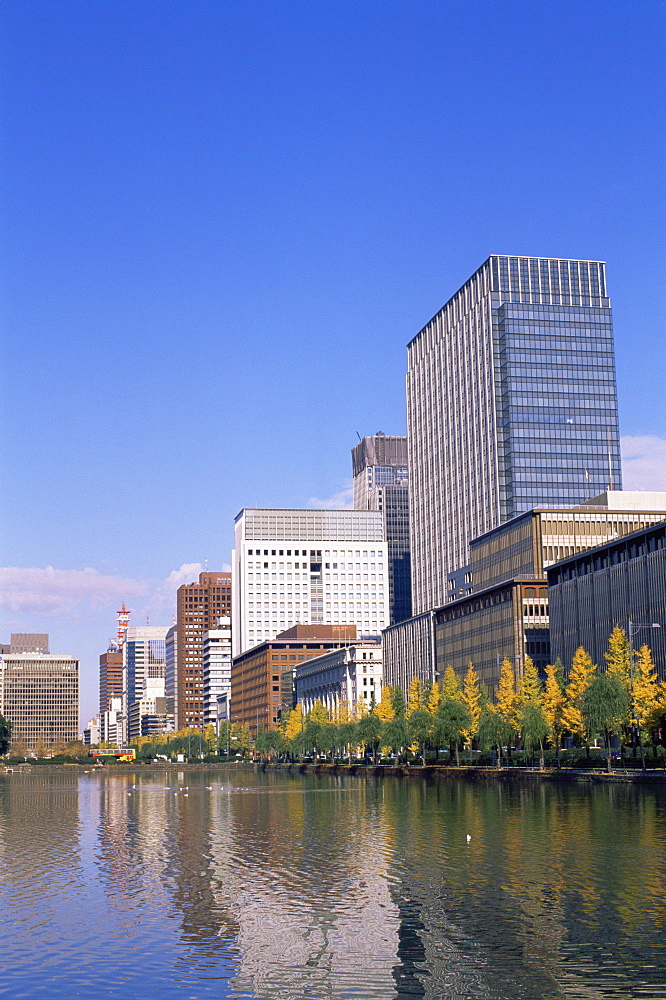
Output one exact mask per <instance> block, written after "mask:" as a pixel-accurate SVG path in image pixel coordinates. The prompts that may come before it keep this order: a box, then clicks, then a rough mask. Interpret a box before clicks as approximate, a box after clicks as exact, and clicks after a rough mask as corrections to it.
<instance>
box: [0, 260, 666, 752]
mask: <svg viewBox="0 0 666 1000" xmlns="http://www.w3.org/2000/svg"><path fill="white" fill-rule="evenodd" d="M406 405H407V434H406V436H390V435H386V434H383V433H377V434H374V435H371V436H367V437H364V438H362V439H359V441H358V443H356V444H355V445H354V446H353V448H352V472H353V496H354V500H353V509H343V510H314V509H298V510H296V509H257V508H251V507H246V508H244V509H242V510H241V511H240V512H239V514H238V515H237V517H236V522H235V542H234V550H233V552H232V554H231V566H232V570H231V573H215V572H208V571H206V572H205V573H201V574H200V575H199V579H198V581H193V582H192V583H190V584H187V585H185V586H182V587H180V589H179V590H178V594H177V599H176V613H175V618H174V621H173V623H172V625H171V626H163V627H162V626H161V627H156V626H149V625H146V626H135V625H130V624H129V622H130V617H129V614H130V613H129V612H128V611H127V609H125V606H124V605H123V607H122V609H121V611H120V612H119V618H118V621H119V625H118V633H117V636H116V639H115V640H114V641H112V642H110V643H109V647H108V649H107V650H106V651H105V652H104V653H102V655H101V656H100V688H99V690H100V701H99V714H98V716H96V718H95V719H93V720H91V722H90V724H89V727H88V729H87V730H86V739H87V740H88V741H89V742H93V743H95V742H108V743H117V744H119V745H120V744H121V743H125V742H129V741H132V740H133V739H135V738H137V737H138V736H151V735H154V734H156V733H163V732H170V731H176V730H179V729H203V728H204V727H205V726H209V725H213V726H219V724H220V722H222V721H228V720H231V721H232V722H236V723H239V724H242V725H244V726H247V727H248V728H249V730H250V733H251V734H252V735H256V734H257V733H258V732H259V731H260V730H261V729H262V728H267V729H271V728H275V727H277V726H278V725H279V724H280V720H281V719H282V718H283V716H284V714H285V713H286V712H289V711H291V710H292V709H293V708H294V707H295V705H296V704H297V703H300V704H301V705H302V707H303V709H304V711H306V712H307V711H309V710H310V709H311V708H312V707H313V706H314V704H315V703H316V702H317V701H320V702H321V703H322V704H323V705H324V706H325V707H326V708H327V709H328V710H329V711H332V712H335V711H336V710H340V709H341V706H354V707H359V706H361V707H365V708H371V707H372V706H373V705H376V704H378V703H379V702H380V700H381V693H382V688H383V686H385V685H390V686H398V687H400V688H402V690H403V692H404V693H405V694H406V692H407V689H408V687H409V685H410V683H411V681H412V680H413V679H414V678H415V677H418V678H419V679H420V680H422V681H435V680H437V679H438V678H440V677H441V676H443V673H444V671H445V669H446V668H447V667H448V666H452V667H453V669H454V670H455V671H456V673H457V674H458V675H459V676H461V677H462V676H463V674H464V672H465V670H466V669H467V665H468V664H469V663H470V662H472V663H474V665H475V667H476V670H477V672H478V674H479V676H480V678H481V680H482V681H483V682H484V683H485V684H486V686H487V688H488V689H489V691H490V692H493V691H494V690H495V688H496V685H497V681H498V677H499V668H500V664H501V663H502V662H503V661H505V660H506V659H508V660H509V661H510V662H511V663H512V664H513V665H514V670H515V674H516V681H519V680H520V678H521V676H522V671H523V667H524V663H525V658H526V657H528V656H529V657H530V658H531V659H532V660H533V661H534V663H535V664H536V665H537V667H538V668H539V669H540V670H543V668H544V667H545V666H546V664H547V663H552V662H554V660H555V659H556V658H557V657H560V658H561V659H562V661H563V663H564V664H565V666H566V665H567V664H569V663H570V662H571V659H572V656H573V653H574V652H575V650H576V649H577V647H578V646H580V645H584V646H585V648H586V649H587V651H588V652H589V653H590V654H591V655H592V658H593V659H594V660H595V662H598V663H602V662H603V652H604V649H605V646H606V643H607V640H608V636H609V634H610V632H611V631H612V628H613V626H614V625H621V626H623V627H625V628H626V627H627V626H628V623H629V622H633V623H646V624H648V625H650V627H652V626H653V625H654V626H657V625H659V626H663V627H659V628H654V630H653V631H652V633H651V635H650V640H651V645H652V650H653V657H654V663H655V666H656V668H657V671H658V673H659V676H660V677H661V678H662V679H666V605H665V601H666V598H665V588H664V580H665V579H666V565H665V560H666V537H665V535H666V493H637V492H625V491H623V490H622V478H621V467H620V448H619V425H618V413H617V400H616V385H615V361H614V346H613V328H612V314H611V306H610V299H609V298H608V293H607V289H606V275H605V265H604V264H603V263H602V262H600V261H581V260H559V259H547V258H536V257H509V256H500V255H493V256H491V257H489V258H488V260H487V261H486V262H485V263H484V264H483V265H482V266H481V267H480V268H479V269H478V271H476V273H475V274H474V275H472V277H471V278H470V279H469V280H468V281H467V282H465V284H464V285H463V286H462V288H460V289H459V290H458V291H457V292H456V293H455V294H454V295H453V296H452V297H451V298H450V299H449V300H448V302H447V303H446V304H445V305H444V306H443V307H442V309H440V311H439V312H438V313H437V314H436V315H435V316H434V317H433V318H432V319H431V320H430V321H429V322H428V323H427V324H426V325H425V326H424V327H423V329H422V330H420V331H419V332H418V333H417V334H416V336H415V337H414V338H413V339H412V340H411V341H410V342H409V345H408V347H407V381H406ZM39 643H42V645H39ZM47 647H48V642H47V637H45V636H34V635H33V636H29V635H28V636H18V635H15V636H12V643H11V644H10V646H9V647H3V648H2V660H1V663H2V689H1V692H2V701H1V708H0V710H1V711H2V713H3V714H4V715H5V717H7V718H9V719H11V721H12V722H14V725H15V732H20V734H21V738H23V739H25V740H26V741H27V743H28V744H29V745H30V746H33V745H34V744H35V741H36V740H37V739H42V740H45V741H48V740H55V739H56V738H58V739H60V738H64V736H65V735H68V734H70V733H71V732H72V731H73V730H72V729H71V718H70V717H71V715H72V712H69V711H68V710H66V709H65V707H64V706H65V701H66V699H67V698H69V699H70V701H69V702H68V703H67V704H69V705H70V707H71V706H72V705H74V706H75V708H74V709H72V711H73V713H74V714H76V712H77V710H78V662H77V661H76V660H72V659H71V658H69V657H58V656H51V655H50V654H48V652H47ZM28 677H30V678H33V679H31V680H30V684H31V685H32V687H30V688H28V686H27V684H28ZM34 678H39V680H34ZM21 685H23V686H21ZM39 685H41V687H40V686H39ZM49 685H50V687H49ZM47 688H48V690H49V691H52V692H57V694H49V697H50V698H53V699H60V701H58V702H57V705H58V707H57V710H56V708H55V705H56V701H55V700H54V701H53V702H52V704H53V706H54V708H53V711H51V712H50V714H51V715H52V716H53V718H52V720H51V721H50V722H48V723H47V722H45V721H39V720H40V718H41V716H40V714H39V713H40V711H42V709H39V710H38V708H37V703H36V700H35V698H34V697H32V696H31V698H28V697H27V695H26V692H27V691H28V690H30V691H31V692H36V691H46V690H47ZM21 692H23V694H22V693H21ZM40 697H41V696H40ZM72 699H73V700H72ZM26 702H27V703H29V704H31V705H32V706H33V707H32V708H29V707H27V705H26ZM33 709H34V711H33ZM31 713H32V714H31ZM47 714H49V712H44V711H42V715H43V716H45V715H47ZM48 725H51V726H52V730H49V729H48ZM68 726H69V727H70V728H67V727H68ZM40 727H41V728H40ZM44 727H46V728H44ZM74 728H76V726H74ZM56 730H57V732H56Z"/></svg>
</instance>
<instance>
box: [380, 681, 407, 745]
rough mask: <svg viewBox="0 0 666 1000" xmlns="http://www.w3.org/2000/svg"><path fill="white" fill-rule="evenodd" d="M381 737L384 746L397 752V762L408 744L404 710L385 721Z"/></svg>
mask: <svg viewBox="0 0 666 1000" xmlns="http://www.w3.org/2000/svg"><path fill="white" fill-rule="evenodd" d="M394 690H400V689H399V688H394ZM401 693H402V692H401ZM403 704H404V698H403ZM381 738H382V744H383V745H384V746H387V747H388V748H389V749H390V750H392V751H393V753H394V754H395V759H396V763H397V762H398V757H399V755H400V751H401V749H402V748H403V747H404V746H406V745H407V741H408V735H407V724H406V721H405V713H404V711H403V712H402V713H401V714H398V713H397V712H396V714H395V716H394V718H392V719H391V720H390V721H389V722H385V723H384V726H383V729H382V737H381Z"/></svg>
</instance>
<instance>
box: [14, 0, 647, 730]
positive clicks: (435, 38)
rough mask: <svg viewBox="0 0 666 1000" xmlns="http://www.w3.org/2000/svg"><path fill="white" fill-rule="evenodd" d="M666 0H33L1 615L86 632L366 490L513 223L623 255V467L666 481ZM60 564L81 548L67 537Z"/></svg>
mask: <svg viewBox="0 0 666 1000" xmlns="http://www.w3.org/2000/svg"><path fill="white" fill-rule="evenodd" d="M665 21H666V8H665V6H664V5H663V4H662V3H657V2H645V0H638V2H631V3H629V2H626V3H617V2H612V0H611V2H606V3H601V2H596V0H595V2H568V0H564V2H560V3H553V4H538V3H534V2H529V3H523V2H522V0H514V2H502V3H495V2H484V0H477V2H472V3H470V2H464V3H456V2H451V3H444V2H441V3H430V2H414V0H412V2H409V3H397V2H394V3H390V2H384V3H376V2H373V0H371V2H365V3H363V4H359V3H356V2H354V3H352V2H338V3H321V2H318V3H315V2H311V3H305V2H271V3H264V2H243V3H240V2H228V3H225V2H215V3H210V2H167V0H165V2H161V3H154V2H143V0H131V2H130V0H125V2H123V0H113V2H105V0H96V2H95V3H86V2H83V0H80V2H72V0H59V2H58V3H48V2H43V0H40V2H33V0H5V2H4V3H3V4H2V6H1V7H0V30H1V37H0V46H1V48H0V64H1V65H2V67H3V69H2V76H1V78H0V87H1V101H2V113H3V119H4V127H3V137H2V140H1V142H2V145H1V147H0V197H1V199H2V206H1V208H2V217H3V226H2V233H1V236H0V252H1V254H2V275H1V278H0V281H1V284H0V308H1V310H2V312H1V318H2V331H3V343H2V393H1V395H2V407H1V411H0V412H1V419H2V441H3V443H2V450H3V454H2V460H3V467H4V476H3V490H2V536H3V538H2V541H3V553H2V565H3V566H5V567H7V568H6V569H5V570H4V571H2V591H3V596H4V601H3V603H4V608H5V610H4V612H3V618H2V635H0V641H3V640H6V639H7V638H8V633H9V632H10V631H12V630H13V631H24V630H26V631H29V630H32V629H34V630H36V631H48V632H50V633H51V636H52V640H51V649H52V650H53V651H57V652H69V653H72V654H74V655H77V656H80V658H81V661H82V679H83V697H82V714H83V716H84V721H85V720H86V719H87V718H88V717H90V715H92V714H93V713H94V711H95V708H96V703H97V695H96V689H97V663H98V656H99V653H101V652H102V651H103V650H104V649H105V648H106V643H107V639H108V637H109V636H112V635H113V634H114V631H115V614H114V612H115V610H116V608H117V607H119V601H121V600H123V599H125V600H126V601H127V603H128V605H129V606H130V607H131V608H132V609H133V611H134V615H133V621H134V623H135V624H139V623H141V622H144V621H145V619H146V616H149V617H150V621H151V624H161V623H165V624H169V623H170V621H171V615H172V613H173V610H174V600H173V595H174V590H175V587H176V586H177V585H178V584H179V583H181V582H189V581H190V580H192V579H194V578H195V575H196V573H197V572H198V569H199V564H202V563H203V562H204V560H205V559H208V560H209V565H210V567H211V568H213V569H216V568H220V567H221V566H222V565H224V564H225V563H227V562H228V560H229V550H230V547H231V541H232V526H233V518H234V516H235V514H236V513H237V512H238V511H239V510H240V508H242V507H243V506H277V507H279V506H308V505H311V504H325V503H327V502H328V503H344V502H345V496H344V491H345V489H346V488H347V487H348V483H349V478H350V464H351V463H350V454H349V453H350V449H351V447H352V446H353V444H354V442H355V440H356V432H357V431H358V432H359V433H360V434H361V435H364V434H371V433H375V432H376V431H377V430H384V431H385V432H387V433H402V432H404V428H405V415H404V410H405V407H404V373H405V357H406V355H405V345H406V344H407V342H408V340H410V339H411V337H412V336H413V335H414V334H415V333H416V332H418V330H419V329H420V328H421V327H422V326H423V324H424V323H425V322H426V321H427V320H428V319H429V318H430V317H431V316H432V315H433V314H434V313H435V312H436V311H437V309H439V307H440V306H441V305H442V304H443V303H444V302H445V301H446V299H447V298H448V297H449V296H450V295H451V294H452V293H453V292H454V291H455V290H456V289H457V288H458V287H459V286H460V284H461V283H462V282H463V281H464V280H465V279H466V278H467V277H468V276H469V275H470V274H471V273H472V272H473V271H474V270H475V269H476V268H477V267H478V266H479V264H481V263H482V261H483V260H485V259H486V257H487V256H488V255H489V254H490V253H510V254H528V255H529V254H534V255H543V256H550V257H558V256H562V257H581V258H592V259H601V260H605V261H607V264H608V271H607V274H608V288H609V292H610V295H611V299H612V302H613V307H614V322H615V335H616V356H617V367H618V389H619V402H620V418H621V431H622V434H623V436H624V438H625V441H624V450H625V456H626V465H625V486H626V487H629V486H631V485H634V486H636V487H643V488H648V487H652V488H662V489H666V407H665V406H664V403H665V399H664V371H665V370H666V365H665V361H666V359H665V357H664V333H663V328H664V316H665V314H666V294H665V285H664V259H665V257H666V253H665V241H664V233H665V232H666V227H665V226H664V222H665V219H664V205H665V204H666V197H665V195H666V191H665V186H666V185H665V182H664V178H665V171H664V152H665V149H664V146H665V143H664V130H663V107H664V104H665V103H666V101H665V99H666V85H665V76H666V75H665V72H664V66H665V65H666V60H665V58H664V57H665V55H666V53H665V48H666V47H665V45H664V40H665ZM47 567H50V569H47Z"/></svg>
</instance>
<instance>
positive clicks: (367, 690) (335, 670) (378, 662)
mask: <svg viewBox="0 0 666 1000" xmlns="http://www.w3.org/2000/svg"><path fill="white" fill-rule="evenodd" d="M295 681H296V701H297V702H298V703H299V704H300V705H302V706H303V712H304V713H306V714H307V713H308V712H309V711H311V710H312V708H313V706H314V704H315V702H316V701H320V702H321V703H322V705H324V707H325V708H327V709H328V711H329V713H334V712H335V711H336V709H338V708H339V707H340V706H341V705H342V704H346V705H348V706H349V708H350V709H351V710H354V709H356V708H357V707H358V705H359V703H360V704H361V705H362V706H363V707H364V708H365V709H369V708H370V707H371V706H372V705H373V704H375V705H378V704H379V702H380V701H381V700H382V647H381V642H379V641H377V642H360V643H354V645H353V646H343V647H342V648H341V649H332V650H330V652H328V653H323V654H322V655H321V656H315V657H313V659H311V660H305V662H303V663H299V664H298V666H297V667H296V675H295Z"/></svg>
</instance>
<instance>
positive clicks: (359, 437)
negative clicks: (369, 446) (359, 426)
mask: <svg viewBox="0 0 666 1000" xmlns="http://www.w3.org/2000/svg"><path fill="white" fill-rule="evenodd" d="M356 437H357V438H358V439H359V441H360V440H361V435H360V434H359V432H358V431H356Z"/></svg>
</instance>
